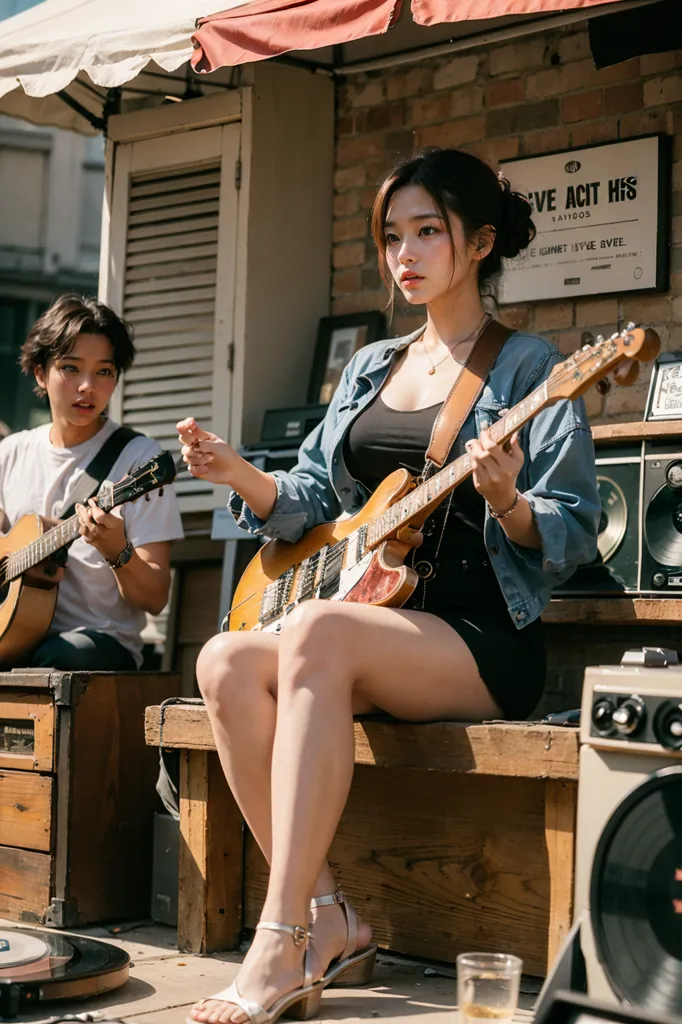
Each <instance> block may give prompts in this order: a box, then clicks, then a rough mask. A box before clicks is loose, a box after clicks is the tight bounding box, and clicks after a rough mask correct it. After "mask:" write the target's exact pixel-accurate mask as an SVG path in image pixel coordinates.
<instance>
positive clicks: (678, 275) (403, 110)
mask: <svg viewBox="0 0 682 1024" xmlns="http://www.w3.org/2000/svg"><path fill="white" fill-rule="evenodd" d="M681 70H682V54H681V53H677V52H670V53H663V54H652V55H649V56H644V57H641V58H637V59H634V60H630V61H627V62H626V63H623V64H618V65H615V66H614V67H610V68H605V69H603V70H601V71H596V70H595V69H594V65H593V62H592V58H591V56H590V50H589V45H588V39H587V31H586V28H585V27H584V26H577V27H572V28H571V29H570V30H569V29H565V30H563V31H558V32H552V33H548V34H546V35H544V36H538V37H533V38H532V39H527V40H524V41H521V42H518V43H514V44H511V45H509V44H507V45H499V46H492V47H485V48H481V49H479V50H477V51H475V52H472V53H466V54H462V55H460V56H454V57H451V58H448V57H444V58H439V59H432V60H426V61H422V62H421V63H419V64H415V65H410V66H407V67H402V68H395V69H388V70H384V71H378V72H374V73H371V74H366V75H362V76H357V77H356V76H353V77H350V78H349V79H347V80H346V81H344V82H343V83H342V84H341V85H340V86H339V90H338V99H337V104H338V110H337V125H336V127H337V143H336V176H335V189H336V191H335V201H334V252H333V267H334V271H333V281H332V300H333V301H332V309H333V312H334V313H349V312H357V311H360V310H367V309H379V308H383V307H384V305H385V303H386V293H385V291H384V289H383V287H382V285H381V282H380V279H379V276H378V273H377V269H376V254H375V251H374V247H373V245H372V243H371V239H370V237H369V229H368V213H369V209H370V207H371V203H372V200H373V198H374V194H375V189H376V184H377V182H378V180H379V179H380V177H381V175H382V174H383V172H384V171H385V170H386V169H387V168H388V167H389V166H390V165H391V163H392V162H393V160H394V159H395V157H396V156H398V155H405V154H408V153H409V152H410V151H411V150H412V149H414V148H415V147H416V146H421V145H433V144H435V145H442V146H456V147H458V148H461V149H466V150H469V151H471V152H473V153H476V154H477V155H478V156H481V157H483V158H484V159H487V160H488V161H490V162H491V163H493V164H496V163H497V162H498V161H500V160H505V159H511V158H513V157H517V156H528V155H533V154H539V153H547V152H551V151H553V150H560V149H564V148H568V147H573V148H578V147H580V146H584V145H587V144H589V143H593V142H607V141H611V140H614V139H624V138H630V137H632V136H635V135H643V134H647V133H649V132H656V131H662V132H666V133H667V134H670V135H673V136H674V137H675V138H674V156H673V159H674V161H675V163H674V166H673V188H674V190H675V191H674V193H673V204H672V213H673V220H672V242H673V249H672V274H671V287H670V291H669V293H667V294H655V295H648V296H637V295H632V294H631V295H624V296H623V297H622V298H619V297H617V296H606V297H604V298H594V299H590V298H585V299H578V300H576V301H561V302H538V303H532V304H525V305H521V306H513V307H512V306H508V307H506V308H505V307H501V308H500V310H499V316H500V319H502V320H503V321H505V322H506V323H508V324H510V325H513V326H515V327H519V328H523V329H526V330H531V331H536V332H538V333H540V334H543V335H544V336H545V337H547V338H550V339H551V340H552V341H554V342H555V344H557V345H558V347H559V348H560V349H561V350H562V351H564V352H566V353H568V352H571V351H573V350H574V349H575V348H577V347H578V346H579V345H581V344H584V343H585V342H586V341H591V340H592V339H593V337H594V336H595V335H596V334H598V333H600V331H601V332H608V333H611V332H612V331H613V330H614V327H615V325H616V324H621V325H622V324H624V323H626V322H627V321H628V320H635V321H637V322H638V323H645V324H650V325H652V326H655V327H656V329H657V330H658V332H659V333H660V335H661V339H662V342H663V348H664V349H666V350H672V349H682V74H681ZM421 322H423V315H420V314H419V312H418V311H416V310H414V309H409V308H408V309H405V308H403V307H398V308H397V310H396V315H395V318H394V323H393V333H394V334H404V333H406V332H408V331H410V330H412V329H414V328H415V327H416V326H418V325H419V324H420V323H421ZM648 378H649V372H648V370H645V372H644V373H643V374H642V377H641V378H640V381H639V382H638V383H637V384H636V385H635V386H634V387H633V388H613V389H612V390H611V392H610V393H609V395H608V396H607V397H606V398H601V397H600V396H599V395H598V394H597V393H596V392H595V391H594V390H592V391H591V392H590V393H589V394H588V396H587V401H588V408H589V411H590V415H591V417H592V419H593V422H603V421H604V420H605V419H609V420H611V421H613V420H629V419H633V418H635V419H636V418H639V417H640V416H641V413H642V411H643V408H644V401H645V398H646V391H647V385H648Z"/></svg>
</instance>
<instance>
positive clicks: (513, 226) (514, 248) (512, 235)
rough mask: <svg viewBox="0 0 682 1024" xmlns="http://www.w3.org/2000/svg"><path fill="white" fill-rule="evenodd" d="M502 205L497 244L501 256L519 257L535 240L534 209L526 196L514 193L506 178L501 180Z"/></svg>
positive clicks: (508, 257)
mask: <svg viewBox="0 0 682 1024" xmlns="http://www.w3.org/2000/svg"><path fill="white" fill-rule="evenodd" d="M500 187H501V189H502V204H501V209H500V223H499V225H498V229H497V237H496V243H497V248H498V251H499V253H500V255H501V256H506V257H507V259H511V258H512V257H513V256H518V254H519V253H520V252H521V250H522V249H525V248H526V247H527V246H528V245H530V243H531V242H532V241H533V239H534V238H535V224H533V221H532V213H533V208H532V207H531V205H530V203H529V202H528V200H527V199H526V197H525V196H524V195H522V194H521V193H520V192H514V191H513V190H512V187H511V185H510V184H509V182H508V181H507V179H506V178H500Z"/></svg>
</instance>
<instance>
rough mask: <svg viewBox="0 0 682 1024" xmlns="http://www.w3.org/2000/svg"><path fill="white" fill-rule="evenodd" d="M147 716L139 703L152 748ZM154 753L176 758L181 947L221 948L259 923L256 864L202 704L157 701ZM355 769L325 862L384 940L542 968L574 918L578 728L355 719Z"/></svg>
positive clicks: (431, 954) (434, 955) (263, 870)
mask: <svg viewBox="0 0 682 1024" xmlns="http://www.w3.org/2000/svg"><path fill="white" fill-rule="evenodd" d="M159 721H160V712H159V708H158V707H149V708H147V713H146V729H145V732H146V739H147V743H148V744H150V745H152V746H158V745H159V744H160V741H161V736H160V729H159ZM163 746H164V748H176V749H180V751H181V769H180V833H181V839H180V865H179V911H178V944H179V947H180V948H181V949H183V950H187V951H191V952H195V953H208V952H212V951H217V950H226V949H233V948H235V947H236V946H237V944H238V942H239V940H240V938H241V935H242V931H243V929H244V928H245V927H246V928H253V927H254V926H255V924H256V923H257V921H258V917H259V913H260V907H261V905H262V901H263V898H264V894H265V887H266V883H267V866H266V864H265V862H264V860H263V858H262V856H261V854H260V851H259V850H258V849H257V847H256V845H255V842H254V841H253V839H252V837H251V836H250V835H249V834H248V831H247V830H246V829H245V828H244V823H243V820H242V817H241V815H240V813H239V811H238V809H237V807H236V804H235V802H234V800H233V798H232V796H231V795H230V792H229V790H228V788H227V785H226V783H225V780H224V778H223V775H222V772H221V769H220V765H219V762H218V758H217V754H216V753H215V745H214V742H213V736H212V733H211V727H210V724H209V721H208V716H207V714H206V711H205V709H204V707H203V706H201V705H194V706H182V705H176V706H172V707H168V708H166V709H165V714H164V723H163ZM355 762H356V770H355V776H354V781H353V786H352V788H351V794H350V797H349V800H348V805H347V807H346V810H345V811H344V814H343V817H342V820H341V823H340V826H339V830H338V833H337V836H336V838H335V840H334V843H333V846H332V849H331V854H330V858H331V863H332V867H333V869H334V871H335V873H336V875H337V878H338V879H339V883H340V885H341V887H342V888H343V889H344V890H345V891H346V892H347V893H348V895H349V896H350V898H351V899H352V900H353V902H354V903H355V905H356V907H357V908H358V909H359V911H360V912H361V913H362V914H363V916H365V917H366V918H367V919H368V921H369V922H370V924H371V925H372V927H373V929H374V933H375V938H376V939H377V941H378V942H379V943H380V945H381V946H383V947H386V948H389V949H392V950H394V951H400V952H403V953H407V954H410V955H413V956H421V957H427V958H430V959H435V960H445V961H452V960H454V958H455V956H456V954H457V953H459V952H462V951H464V950H466V949H481V950H505V951H509V952H514V953H517V954H518V955H520V956H522V957H523V959H524V970H525V971H526V972H527V973H530V974H536V975H544V974H545V973H546V971H547V968H548V965H549V964H551V962H552V961H553V959H554V956H555V954H556V952H557V950H558V948H559V947H560V945H561V942H562V940H563V938H564V936H565V935H566V933H567V931H568V929H569V927H570V924H571V910H572V892H573V855H574V828H575V809H576V791H577V778H578V735H577V730H574V729H568V728H561V727H550V726H545V725H532V724H508V723H493V724H484V725H462V724H458V723H436V724H431V725H411V724H407V723H398V722H393V721H384V720H381V719H365V720H362V721H357V722H356V724H355Z"/></svg>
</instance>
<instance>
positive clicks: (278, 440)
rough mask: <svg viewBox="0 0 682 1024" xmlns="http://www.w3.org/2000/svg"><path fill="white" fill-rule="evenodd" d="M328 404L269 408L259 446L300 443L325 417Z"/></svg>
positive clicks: (273, 446)
mask: <svg viewBox="0 0 682 1024" xmlns="http://www.w3.org/2000/svg"><path fill="white" fill-rule="evenodd" d="M326 411H327V406H326V405H300V406H295V407H294V408H292V409H268V410H267V412H266V413H265V416H264V417H263V429H262V432H261V438H260V443H259V445H258V447H259V448H291V447H292V446H294V445H296V446H298V445H300V444H301V442H302V441H304V440H305V438H306V437H307V436H308V434H309V433H310V431H311V430H314V429H315V427H316V426H317V424H318V423H320V422H321V421H322V420H323V419H324V414H325V413H326Z"/></svg>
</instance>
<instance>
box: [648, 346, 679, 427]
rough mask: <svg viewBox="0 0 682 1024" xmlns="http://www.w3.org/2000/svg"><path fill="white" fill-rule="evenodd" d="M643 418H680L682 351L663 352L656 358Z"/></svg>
mask: <svg viewBox="0 0 682 1024" xmlns="http://www.w3.org/2000/svg"><path fill="white" fill-rule="evenodd" d="M644 419H645V420H681V419H682V352H664V353H663V355H660V356H659V357H658V359H657V360H656V363H655V364H654V368H653V370H652V371H651V383H650V385H649V394H648V397H647V401H646V410H645V412H644Z"/></svg>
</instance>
